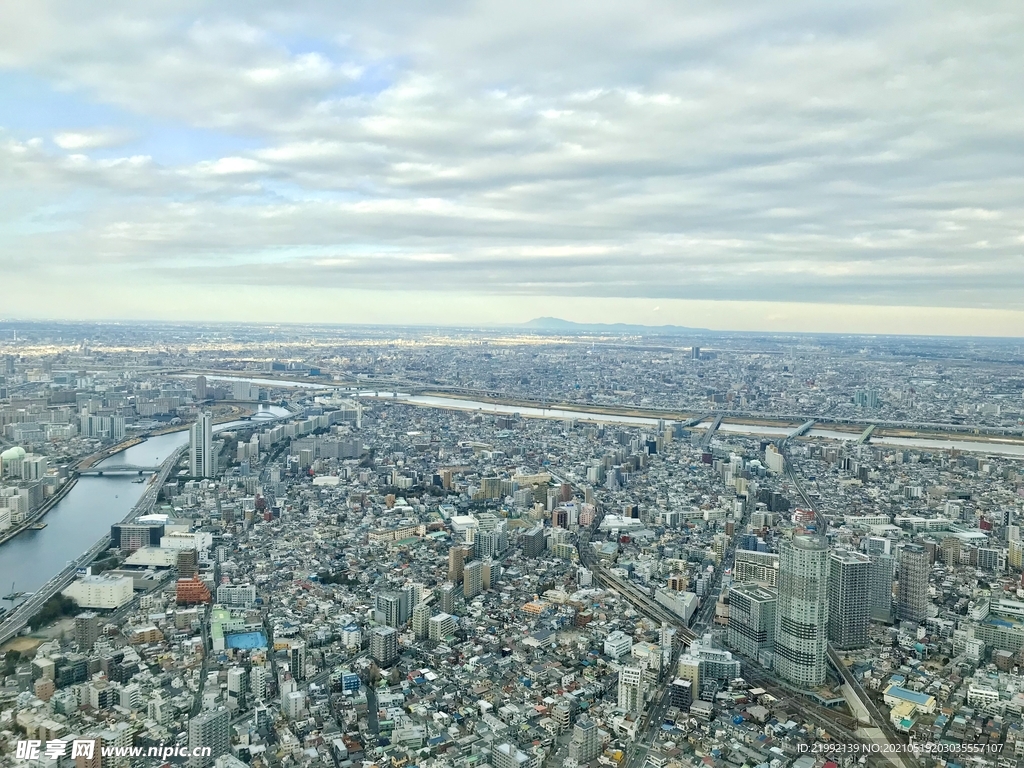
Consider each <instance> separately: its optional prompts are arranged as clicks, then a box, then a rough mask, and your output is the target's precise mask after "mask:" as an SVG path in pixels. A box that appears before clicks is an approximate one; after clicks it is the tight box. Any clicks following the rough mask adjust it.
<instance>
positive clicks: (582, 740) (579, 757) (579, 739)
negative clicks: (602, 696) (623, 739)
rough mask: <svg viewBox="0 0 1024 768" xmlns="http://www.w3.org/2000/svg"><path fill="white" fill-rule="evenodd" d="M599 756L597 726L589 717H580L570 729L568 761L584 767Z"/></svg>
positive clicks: (599, 746)
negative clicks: (570, 739) (573, 761)
mask: <svg viewBox="0 0 1024 768" xmlns="http://www.w3.org/2000/svg"><path fill="white" fill-rule="evenodd" d="M600 754H601V739H600V738H599V735H598V732H597V725H596V724H595V723H594V721H593V720H591V719H590V718H589V717H581V718H580V719H579V720H577V721H576V725H575V726H574V727H573V729H572V741H570V742H569V759H570V760H575V761H576V764H577V765H586V764H587V763H589V762H590V761H591V760H594V759H596V758H597V756H598V755H600Z"/></svg>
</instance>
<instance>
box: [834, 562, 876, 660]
mask: <svg viewBox="0 0 1024 768" xmlns="http://www.w3.org/2000/svg"><path fill="white" fill-rule="evenodd" d="M870 586H871V558H869V557H868V556H867V555H862V554H861V553H859V552H850V551H848V550H845V549H839V550H836V551H834V552H831V553H830V554H829V556H828V639H829V642H830V643H832V645H834V646H835V647H836V648H841V649H849V648H863V647H865V646H866V645H867V644H868V622H869V621H870V619H871V590H870Z"/></svg>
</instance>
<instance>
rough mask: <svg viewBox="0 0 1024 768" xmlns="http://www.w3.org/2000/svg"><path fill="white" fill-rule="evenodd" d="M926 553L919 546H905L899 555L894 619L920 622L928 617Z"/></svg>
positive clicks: (927, 565) (927, 567)
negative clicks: (897, 589)
mask: <svg viewBox="0 0 1024 768" xmlns="http://www.w3.org/2000/svg"><path fill="white" fill-rule="evenodd" d="M928 571H929V564H928V553H927V552H926V551H925V549H924V547H922V546H921V545H920V544H905V545H904V546H903V549H902V550H901V551H900V555H899V591H898V593H897V600H896V618H898V619H899V620H900V621H912V622H921V621H924V619H925V617H926V616H927V615H928Z"/></svg>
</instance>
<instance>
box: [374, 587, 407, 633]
mask: <svg viewBox="0 0 1024 768" xmlns="http://www.w3.org/2000/svg"><path fill="white" fill-rule="evenodd" d="M377 611H379V612H380V613H381V614H382V616H383V619H384V623H385V624H387V625H388V626H389V627H401V626H402V625H403V624H405V622H406V621H407V620H408V618H409V594H408V593H407V592H405V591H404V590H403V591H402V592H385V593H383V594H380V595H377Z"/></svg>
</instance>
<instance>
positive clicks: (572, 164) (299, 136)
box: [0, 0, 1024, 336]
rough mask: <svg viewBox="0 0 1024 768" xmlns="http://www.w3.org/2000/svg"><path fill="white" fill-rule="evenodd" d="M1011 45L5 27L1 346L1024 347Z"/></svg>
mask: <svg viewBox="0 0 1024 768" xmlns="http://www.w3.org/2000/svg"><path fill="white" fill-rule="evenodd" d="M1022 39H1024V9H1022V8H1021V6H1020V3H1019V2H999V0H993V1H992V2H986V3H976V4H964V3H952V2H928V3H924V2H913V1H910V2H903V3H892V2H874V0H858V2H843V1H842V0H838V1H837V2H829V3H821V2H802V1H801V0H779V2H776V3H762V2H756V3H755V2H728V0H715V1H714V2H680V1H679V0H669V1H667V2H655V1H646V0H630V1H629V2H607V1H605V0H591V2H588V3H582V2H580V3H574V2H552V0H545V1H544V2H535V1H534V0H520V2H516V3H508V2H446V1H443V0H442V1H440V2H432V3H407V2H404V3H398V2H391V0H374V2H367V1H365V0H364V1H363V2H356V1H353V0H350V1H349V2H303V0H292V1H291V2H289V3H279V2H275V3H268V2H260V1H259V0H247V1H246V2H235V1H234V0H224V1H223V2H218V3H196V2H190V1H189V0H174V2H163V1H161V0H153V1H152V2H146V3H137V2H131V3H129V2H114V1H111V2H96V3H81V2H70V1H68V2H65V1H63V0H60V1H48V0H32V1H31V2H29V1H27V0H25V1H23V0H7V2H4V3H2V4H0V317H6V318H25V319H31V318H50V319H55V318H68V319H79V318H82V319H140V320H144V319H178V320H181V319H190V318H192V319H196V320H240V321H260V320H268V321H274V322H323V323H334V322H339V323H348V322H351V323H358V322H365V323H388V322H393V323H397V324H407V323H423V324H454V325H459V324H507V323H520V322H525V321H527V320H529V319H531V318H533V317H538V316H555V317H562V318H565V319H570V320H576V321H581V322H628V323H643V324H650V325H660V324H669V323H671V324H678V325H691V326H697V327H705V328H716V329H729V330H763V331H794V330H803V331H830V332H865V333H942V334H948V333H952V334H963V335H1003V336H1024V183H1022V181H1024V89H1021V88H1020V85H1019V81H1020V73H1021V72H1022V71H1024V66H1022V65H1024V47H1022V46H1021V45H1020V41H1021V40H1022ZM1014 83H1017V85H1014Z"/></svg>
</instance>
